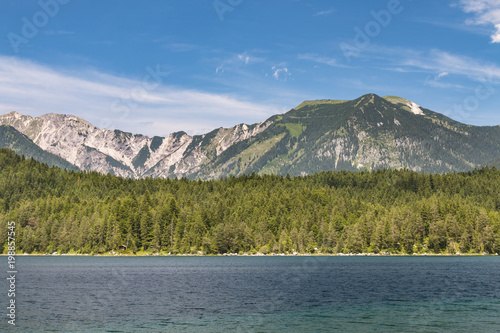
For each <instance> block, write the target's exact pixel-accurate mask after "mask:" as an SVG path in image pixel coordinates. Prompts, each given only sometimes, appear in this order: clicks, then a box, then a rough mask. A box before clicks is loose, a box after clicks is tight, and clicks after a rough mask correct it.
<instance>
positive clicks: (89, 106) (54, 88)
mask: <svg viewBox="0 0 500 333" xmlns="http://www.w3.org/2000/svg"><path fill="white" fill-rule="evenodd" d="M144 73H145V75H144V78H142V79H132V78H126V77H119V76H114V75H110V74H107V73H102V72H98V71H95V70H83V71H82V70H80V71H78V72H74V71H64V70H63V71H61V70H56V69H54V68H50V67H47V66H43V65H40V64H37V63H33V62H30V61H26V60H22V59H19V58H16V57H5V56H0V100H1V101H2V102H1V103H0V114H3V113H6V112H9V111H18V112H20V113H23V114H29V115H32V116H38V115H41V114H45V113H62V114H73V115H77V116H80V117H82V118H84V119H86V120H88V121H90V122H91V123H92V124H94V125H96V126H98V127H107V128H119V129H122V130H125V131H130V132H133V133H141V134H147V135H168V134H169V133H172V132H175V131H180V130H184V131H187V132H188V133H190V134H201V133H205V132H206V131H207V130H208V129H213V128H217V127H220V126H233V125H235V124H237V123H241V122H247V123H253V122H258V121H262V120H264V119H265V118H266V117H267V116H270V115H272V114H275V113H278V109H277V108H273V107H269V106H266V105H262V104H258V103H254V102H251V101H245V100H242V99H241V98H238V97H235V96H229V95H223V94H214V93H209V92H204V91H198V90H190V89H181V88H179V87H175V86H171V85H168V74H167V73H162V72H161V69H159V68H158V67H147V68H146V69H145V71H144ZM155 76H156V79H155Z"/></svg>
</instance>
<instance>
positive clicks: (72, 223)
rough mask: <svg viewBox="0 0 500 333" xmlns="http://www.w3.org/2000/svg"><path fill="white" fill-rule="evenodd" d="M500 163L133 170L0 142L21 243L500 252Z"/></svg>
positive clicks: (43, 248) (2, 220)
mask: <svg viewBox="0 0 500 333" xmlns="http://www.w3.org/2000/svg"><path fill="white" fill-rule="evenodd" d="M499 211H500V170H497V169H495V168H482V169H478V170H475V171H471V172H464V173H450V174H423V173H416V172H413V171H409V170H376V171H360V172H348V171H337V172H321V173H317V174H313V175H309V176H301V177H293V178H292V177H289V176H285V177H283V176H276V175H257V174H255V173H253V174H250V175H243V176H240V177H227V178H222V179H219V180H210V181H196V180H188V179H185V178H183V179H152V178H146V179H138V180H133V179H126V178H120V177H115V176H112V175H109V174H108V175H102V174H99V173H97V172H88V171H67V170H61V169H59V168H57V167H49V166H48V165H46V164H42V163H39V162H36V161H35V160H33V159H25V158H24V157H22V156H19V155H16V154H15V153H13V152H11V151H9V150H7V149H0V244H1V245H2V247H3V253H7V234H8V229H7V223H8V222H9V221H15V222H16V250H17V252H18V253H22V252H25V253H52V252H59V253H68V252H71V253H93V254H97V253H106V252H108V251H111V250H114V251H118V250H119V249H121V251H124V252H129V253H159V252H160V253H172V254H181V253H182V254H184V253H193V254H197V253H203V254H216V253H256V252H261V253H273V252H274V253H293V252H299V253H317V252H321V253H361V252H372V253H380V252H389V253H400V254H402V253H407V254H412V253H452V254H455V253H457V252H459V253H485V252H486V253H498V252H500V213H499Z"/></svg>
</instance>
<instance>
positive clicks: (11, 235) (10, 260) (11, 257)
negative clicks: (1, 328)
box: [7, 221, 17, 326]
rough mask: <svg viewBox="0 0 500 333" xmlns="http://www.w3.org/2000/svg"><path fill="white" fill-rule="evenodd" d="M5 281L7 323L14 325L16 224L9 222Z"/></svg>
mask: <svg viewBox="0 0 500 333" xmlns="http://www.w3.org/2000/svg"><path fill="white" fill-rule="evenodd" d="M7 246H8V253H7V264H8V269H7V276H8V277H7V281H8V285H9V289H8V291H7V296H8V299H9V305H8V306H7V317H8V318H9V319H8V320H7V322H8V323H9V324H10V325H13V326H15V325H16V274H17V269H16V222H14V221H10V222H9V223H7Z"/></svg>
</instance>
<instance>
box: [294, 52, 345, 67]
mask: <svg viewBox="0 0 500 333" xmlns="http://www.w3.org/2000/svg"><path fill="white" fill-rule="evenodd" d="M298 58H299V59H301V60H310V61H314V62H317V63H320V64H325V65H328V66H332V67H341V68H347V67H348V66H346V65H343V64H339V63H338V62H337V60H336V59H335V58H328V57H322V56H319V55H317V54H311V53H306V54H299V56H298Z"/></svg>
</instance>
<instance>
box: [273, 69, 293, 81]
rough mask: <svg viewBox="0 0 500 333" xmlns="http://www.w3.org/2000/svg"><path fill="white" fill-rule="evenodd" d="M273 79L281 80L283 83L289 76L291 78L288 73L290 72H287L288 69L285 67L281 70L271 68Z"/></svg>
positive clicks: (290, 74)
mask: <svg viewBox="0 0 500 333" xmlns="http://www.w3.org/2000/svg"><path fill="white" fill-rule="evenodd" d="M272 69H273V71H274V73H273V77H274V78H275V79H276V80H283V81H286V79H287V78H288V77H290V76H292V73H290V71H289V70H288V68H286V67H282V68H278V67H276V66H273V68H272Z"/></svg>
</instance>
